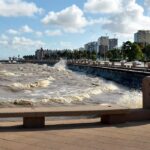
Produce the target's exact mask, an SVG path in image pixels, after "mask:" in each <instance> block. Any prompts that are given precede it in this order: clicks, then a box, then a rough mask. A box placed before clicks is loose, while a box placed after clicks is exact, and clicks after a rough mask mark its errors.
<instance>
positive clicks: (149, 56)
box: [143, 44, 150, 60]
mask: <svg viewBox="0 0 150 150" xmlns="http://www.w3.org/2000/svg"><path fill="white" fill-rule="evenodd" d="M143 53H144V57H145V60H150V44H149V45H147V46H145V47H144V48H143Z"/></svg>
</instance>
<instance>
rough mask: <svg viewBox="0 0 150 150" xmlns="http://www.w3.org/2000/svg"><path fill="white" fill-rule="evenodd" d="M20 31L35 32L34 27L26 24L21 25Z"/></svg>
mask: <svg viewBox="0 0 150 150" xmlns="http://www.w3.org/2000/svg"><path fill="white" fill-rule="evenodd" d="M20 31H21V32H25V33H31V32H33V29H31V28H30V27H29V26H28V25H24V26H22V27H21V29H20Z"/></svg>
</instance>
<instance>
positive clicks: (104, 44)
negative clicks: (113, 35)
mask: <svg viewBox="0 0 150 150" xmlns="http://www.w3.org/2000/svg"><path fill="white" fill-rule="evenodd" d="M108 49H109V37H108V36H101V37H100V38H99V39H98V42H97V52H98V53H100V54H101V55H103V54H105V53H106V52H107V51H108Z"/></svg>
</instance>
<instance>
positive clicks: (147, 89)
mask: <svg viewBox="0 0 150 150" xmlns="http://www.w3.org/2000/svg"><path fill="white" fill-rule="evenodd" d="M142 92H143V108H144V109H150V76H147V77H145V78H144V79H143V82H142Z"/></svg>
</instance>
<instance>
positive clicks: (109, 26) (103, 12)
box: [0, 0, 150, 59]
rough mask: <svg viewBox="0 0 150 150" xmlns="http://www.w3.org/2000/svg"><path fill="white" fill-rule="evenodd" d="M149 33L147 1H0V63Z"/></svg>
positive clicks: (148, 6) (149, 13) (149, 10)
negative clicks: (105, 38) (43, 51)
mask: <svg viewBox="0 0 150 150" xmlns="http://www.w3.org/2000/svg"><path fill="white" fill-rule="evenodd" d="M137 30H150V0H0V59H7V58H8V57H9V56H10V57H12V56H18V55H20V56H21V57H22V56H24V55H34V53H35V50H36V49H38V48H40V47H43V48H44V49H66V48H67V49H76V48H80V47H84V44H85V43H88V42H91V41H97V39H98V38H99V37H100V36H105V35H107V36H109V37H110V38H114V37H115V38H118V39H119V45H121V44H122V42H125V41H127V40H131V41H133V39H134V33H135V32H137Z"/></svg>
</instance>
